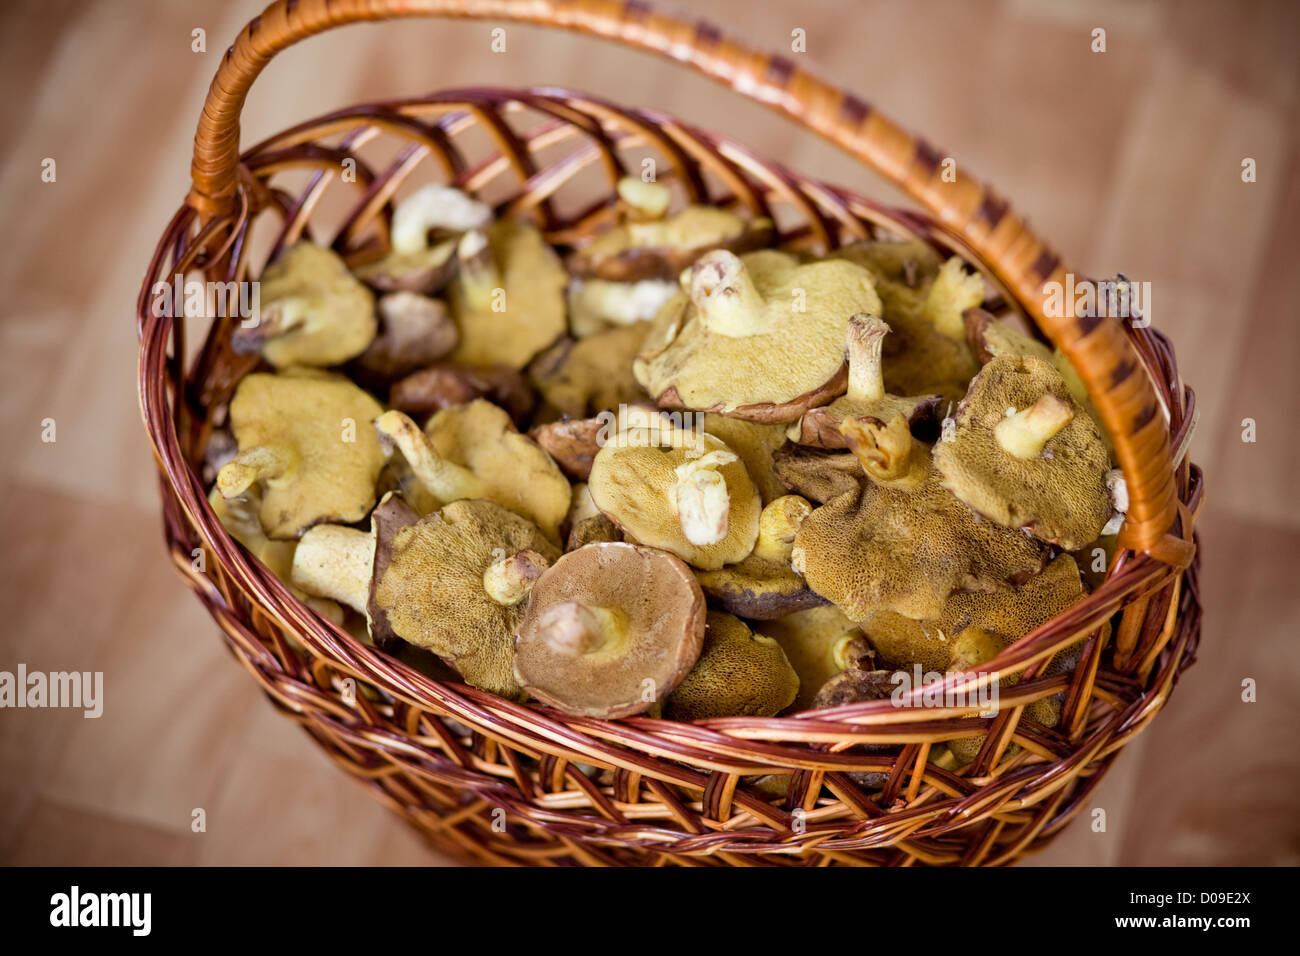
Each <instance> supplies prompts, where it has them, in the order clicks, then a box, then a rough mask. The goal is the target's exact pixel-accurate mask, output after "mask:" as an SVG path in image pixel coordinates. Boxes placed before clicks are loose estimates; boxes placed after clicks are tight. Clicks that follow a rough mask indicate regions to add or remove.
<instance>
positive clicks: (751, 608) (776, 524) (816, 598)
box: [696, 495, 826, 621]
mask: <svg viewBox="0 0 1300 956" xmlns="http://www.w3.org/2000/svg"><path fill="white" fill-rule="evenodd" d="M811 511H812V505H810V504H809V503H808V500H807V499H806V498H800V497H799V496H798V495H785V496H783V497H781V498H777V499H776V500H774V501H773V502H771V503H770V504H768V505H767V507H765V508H764V509H763V511H762V513H761V514H760V516H759V520H758V541H757V543H756V544H755V545H754V551H753V553H752V554H750V555H749V556H748V557H747V558H745V559H744V560H743V561H740V562H738V563H736V564H730V565H727V566H726V567H723V568H720V569H718V570H716V571H699V572H696V577H697V578H699V581H700V587H702V588H703V589H704V593H705V594H707V595H709V597H711V598H714V599H715V600H716V601H717V602H718V603H719V604H721V605H722V606H723V607H724V608H725V609H726V610H728V611H730V612H731V613H733V614H737V615H739V616H741V617H747V618H750V619H752V620H757V621H765V620H770V619H772V618H776V617H782V616H783V615H786V614H790V613H792V612H794V611H800V610H803V609H805V608H810V607H816V606H818V605H819V604H825V603H826V599H825V598H823V597H821V596H820V595H818V594H815V593H814V592H813V591H812V590H811V589H810V588H809V587H808V585H807V583H805V581H804V579H803V578H801V577H800V576H799V575H798V574H796V573H795V571H794V569H793V568H792V567H791V566H790V550H791V548H792V547H793V546H794V537H795V533H796V532H797V531H798V530H799V525H800V524H801V523H802V522H803V520H804V519H805V518H806V517H808V514H809V513H810V512H811Z"/></svg>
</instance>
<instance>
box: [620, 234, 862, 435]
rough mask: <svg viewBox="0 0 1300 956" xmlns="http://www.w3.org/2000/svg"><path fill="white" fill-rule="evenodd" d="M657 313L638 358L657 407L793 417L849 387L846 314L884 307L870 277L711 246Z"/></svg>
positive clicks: (837, 265)
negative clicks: (681, 288)
mask: <svg viewBox="0 0 1300 956" xmlns="http://www.w3.org/2000/svg"><path fill="white" fill-rule="evenodd" d="M688 290H689V291H688V292H685V293H683V294H682V295H680V296H678V297H677V298H674V299H673V300H671V301H670V302H669V303H668V304H667V305H665V306H664V308H663V310H662V311H661V312H660V313H659V316H658V317H656V319H655V321H654V324H653V327H652V329H651V332H650V334H649V335H648V336H647V337H646V343H645V345H644V347H643V348H642V351H641V353H640V355H638V356H637V359H636V362H635V364H634V370H635V372H636V377H637V381H639V382H640V383H641V384H642V385H643V386H644V387H645V389H646V391H648V392H649V393H650V394H651V395H653V396H655V398H656V401H657V402H658V404H660V405H662V406H665V407H671V408H687V409H696V410H700V411H716V412H722V413H723V414H726V415H733V416H735V417H738V418H745V419H749V420H751V421H761V422H791V421H794V420H796V419H798V418H799V417H800V416H801V415H803V414H804V412H806V411H807V410H808V409H809V408H811V407H813V406H815V405H820V404H823V403H824V402H826V401H827V400H828V399H830V398H831V397H833V396H835V395H838V394H839V393H840V392H842V391H843V390H844V388H845V387H846V383H847V380H848V369H847V366H846V363H845V361H844V340H845V330H846V328H847V326H848V321H849V317H850V316H852V315H854V314H856V313H859V312H865V313H868V314H871V315H879V314H880V298H879V296H877V295H876V292H875V289H874V288H873V287H872V284H871V274H870V273H868V272H867V271H866V270H865V269H863V268H862V267H860V266H855V265H853V264H852V263H850V262H846V261H843V260H825V261H820V262H810V263H800V262H799V260H798V259H796V258H795V257H794V256H791V255H788V254H786V253H782V252H776V251H772V250H764V251H762V252H755V253H751V254H749V255H747V256H745V257H744V258H743V259H740V258H737V257H736V256H735V255H733V254H731V253H730V252H725V251H716V252H711V253H709V254H707V255H705V256H704V257H702V258H701V259H700V260H698V261H697V262H696V263H695V265H694V266H693V267H692V268H691V273H690V278H689V283H688Z"/></svg>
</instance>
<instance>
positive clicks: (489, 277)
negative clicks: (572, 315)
mask: <svg viewBox="0 0 1300 956" xmlns="http://www.w3.org/2000/svg"><path fill="white" fill-rule="evenodd" d="M457 254H458V255H460V256H461V264H460V273H459V274H458V275H457V277H456V280H455V281H454V282H452V283H451V285H450V287H449V289H450V298H451V307H452V312H453V313H454V314H455V316H456V325H457V327H458V328H459V329H460V345H458V346H457V347H456V351H455V352H454V353H452V358H453V359H454V360H455V361H457V362H461V363H467V364H470V365H494V364H497V363H502V364H505V365H509V366H510V367H511V368H516V369H521V368H523V367H524V366H525V365H527V364H528V363H529V361H530V360H531V359H532V357H533V356H534V355H536V354H537V353H538V352H540V351H541V350H542V349H544V348H546V347H547V346H548V345H550V344H551V343H552V342H554V341H555V340H556V339H557V338H559V337H560V336H561V335H563V334H564V330H565V313H564V287H565V284H566V283H567V282H568V276H567V275H566V274H565V271H564V266H563V265H561V264H560V260H559V257H558V256H556V254H555V252H554V250H552V249H551V247H550V245H548V244H547V242H546V240H545V239H544V238H543V237H542V234H541V233H540V232H538V230H537V228H536V227H535V226H531V225H528V224H527V223H520V222H512V221H509V220H503V221H501V222H497V223H494V224H493V225H491V226H489V227H488V228H487V229H486V230H485V231H484V232H482V233H479V232H469V233H466V234H465V236H464V237H463V238H462V239H461V242H460V247H459V250H458V252H457Z"/></svg>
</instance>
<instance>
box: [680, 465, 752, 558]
mask: <svg viewBox="0 0 1300 956" xmlns="http://www.w3.org/2000/svg"><path fill="white" fill-rule="evenodd" d="M733 461H739V458H737V457H736V455H735V454H734V453H732V452H729V451H711V452H709V453H708V454H706V455H701V456H700V457H699V458H695V459H691V460H689V461H687V462H686V463H685V464H682V465H678V466H677V467H676V468H675V469H674V471H675V472H676V474H677V483H676V485H675V486H674V488H673V504H674V506H675V507H676V509H677V520H678V521H679V522H680V523H681V526H682V534H684V535H685V536H686V540H687V541H689V542H690V543H691V544H693V545H695V546H696V547H704V546H706V545H710V544H717V543H718V542H719V541H721V540H722V539H723V538H725V537H726V536H727V522H728V516H729V515H730V512H731V496H730V495H729V493H728V492H727V480H726V479H725V478H723V476H722V472H721V471H720V469H721V468H722V466H723V465H729V464H731V463H732V462H733Z"/></svg>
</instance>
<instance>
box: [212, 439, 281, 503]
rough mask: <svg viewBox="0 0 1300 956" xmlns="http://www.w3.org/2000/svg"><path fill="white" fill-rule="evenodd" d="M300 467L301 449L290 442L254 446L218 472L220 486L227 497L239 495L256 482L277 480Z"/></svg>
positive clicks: (223, 494)
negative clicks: (291, 445) (289, 443)
mask: <svg viewBox="0 0 1300 956" xmlns="http://www.w3.org/2000/svg"><path fill="white" fill-rule="evenodd" d="M297 469H298V451H297V449H295V448H292V447H290V446H289V445H281V444H272V445H254V446H253V447H252V448H249V449H246V450H245V451H241V452H240V453H239V454H238V455H236V456H235V457H234V458H232V459H231V460H230V461H228V462H226V464H224V465H222V466H221V470H220V471H219V472H217V489H218V490H219V491H220V492H221V496H222V497H223V498H236V497H238V496H239V495H242V494H243V493H244V492H245V491H247V490H248V489H249V488H251V487H252V486H253V483H254V482H258V481H261V482H265V483H268V484H270V483H273V482H275V481H276V480H277V479H281V478H288V477H289V476H291V475H292V474H293V473H294V472H295V471H297Z"/></svg>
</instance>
